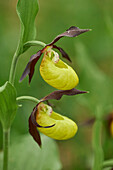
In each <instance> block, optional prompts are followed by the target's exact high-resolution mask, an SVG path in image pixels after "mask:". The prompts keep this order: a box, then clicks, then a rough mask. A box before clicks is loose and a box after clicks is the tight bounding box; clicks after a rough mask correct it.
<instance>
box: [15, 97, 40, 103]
mask: <svg viewBox="0 0 113 170" xmlns="http://www.w3.org/2000/svg"><path fill="white" fill-rule="evenodd" d="M16 100H17V101H20V100H28V101H32V102H35V103H39V102H40V100H38V99H37V98H35V97H32V96H20V97H17V98H16Z"/></svg>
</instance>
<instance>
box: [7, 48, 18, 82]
mask: <svg viewBox="0 0 113 170" xmlns="http://www.w3.org/2000/svg"><path fill="white" fill-rule="evenodd" d="M19 55H20V48H19V46H18V47H17V50H16V52H15V54H14V56H13V59H12V64H11V69H10V74H9V82H10V83H11V84H14V79H15V72H16V66H17V62H18V58H19Z"/></svg>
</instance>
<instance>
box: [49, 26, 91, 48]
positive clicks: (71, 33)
mask: <svg viewBox="0 0 113 170" xmlns="http://www.w3.org/2000/svg"><path fill="white" fill-rule="evenodd" d="M88 31H90V29H80V28H78V27H75V26H72V27H70V28H69V29H68V30H66V31H65V32H64V33H62V34H59V35H58V36H57V37H55V39H54V40H53V41H52V42H51V43H50V44H48V45H53V44H54V43H56V42H57V41H58V40H59V39H60V38H62V37H76V36H78V35H80V34H82V33H84V32H88Z"/></svg>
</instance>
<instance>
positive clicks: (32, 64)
mask: <svg viewBox="0 0 113 170" xmlns="http://www.w3.org/2000/svg"><path fill="white" fill-rule="evenodd" d="M41 55H42V50H40V51H38V52H37V53H36V54H34V55H32V56H31V58H30V60H29V62H28V64H27V66H26V68H25V70H24V72H23V74H22V76H21V78H20V82H21V81H22V80H23V79H24V78H25V77H26V76H27V75H29V83H30V82H31V79H32V77H33V74H34V69H35V65H36V63H37V61H38V60H39V58H40V57H41Z"/></svg>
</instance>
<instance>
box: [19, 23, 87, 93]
mask: <svg viewBox="0 0 113 170" xmlns="http://www.w3.org/2000/svg"><path fill="white" fill-rule="evenodd" d="M87 31H89V29H79V28H78V27H75V26H72V27H70V28H69V29H68V30H67V31H66V32H64V33H62V34H60V35H58V36H57V37H55V39H54V40H53V41H52V42H51V43H49V44H47V45H46V46H45V47H44V48H43V49H42V50H39V51H38V52H37V53H36V54H34V55H32V56H31V58H30V60H29V62H28V64H27V66H26V68H25V70H24V72H23V74H22V76H21V78H20V81H22V80H23V79H24V78H25V77H26V76H27V75H29V83H30V82H31V79H32V77H33V74H34V69H35V65H36V63H37V61H38V60H39V58H40V57H41V55H42V54H44V56H43V59H42V62H41V65H40V74H41V76H42V77H43V79H44V80H45V81H46V82H47V83H48V84H49V85H51V86H53V87H55V88H57V89H59V90H70V89H73V88H74V87H75V86H76V85H77V84H78V82H79V79H78V76H77V74H76V72H75V71H74V70H73V69H72V68H71V67H70V66H69V65H68V64H66V63H65V62H63V61H62V60H61V59H59V54H58V53H57V52H55V51H54V50H53V48H55V49H57V50H59V51H60V52H61V54H62V56H63V57H64V58H66V59H68V60H69V61H71V60H70V58H69V56H68V55H67V53H66V52H65V51H64V50H63V49H62V48H61V47H58V46H56V45H54V44H55V43H56V42H57V41H58V40H59V39H60V38H62V37H65V36H66V37H76V36H78V35H80V34H82V33H84V32H87ZM70 80H71V81H70Z"/></svg>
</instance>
